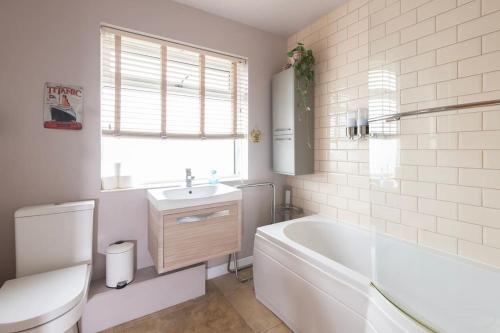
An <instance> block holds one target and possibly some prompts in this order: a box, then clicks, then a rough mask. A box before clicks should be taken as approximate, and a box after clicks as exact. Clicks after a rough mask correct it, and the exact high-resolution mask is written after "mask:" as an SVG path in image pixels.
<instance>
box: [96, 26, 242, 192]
mask: <svg viewBox="0 0 500 333" xmlns="http://www.w3.org/2000/svg"><path fill="white" fill-rule="evenodd" d="M247 76H248V70H247V65H246V61H245V60H244V59H241V58H237V57H232V56H228V55H225V54H221V53H217V52H214V51H208V50H204V49H198V48H195V47H193V46H189V45H183V44H180V43H177V42H171V41H166V40H163V39H159V38H154V37H149V36H143V35H138V34H132V33H130V32H125V31H121V30H117V29H112V28H108V27H102V29H101V127H102V135H103V137H102V147H101V148H102V149H101V150H102V174H103V175H106V174H110V173H112V170H113V167H114V164H115V163H121V164H122V171H123V172H122V174H124V173H126V174H129V175H132V176H133V178H134V180H135V182H137V183H152V182H164V181H175V180H181V179H182V178H183V176H184V169H185V168H187V167H189V168H192V169H193V173H194V174H195V175H196V176H197V178H207V177H208V175H209V172H210V171H211V170H217V173H218V175H219V177H245V176H246V167H245V165H246V140H245V137H246V134H247V113H248V112H247V109H248V107H247V104H248V102H247V101H248V97H247V95H248V84H247Z"/></svg>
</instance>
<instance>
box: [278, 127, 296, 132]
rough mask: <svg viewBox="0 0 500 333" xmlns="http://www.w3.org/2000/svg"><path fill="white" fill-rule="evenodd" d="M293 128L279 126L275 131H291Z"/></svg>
mask: <svg viewBox="0 0 500 333" xmlns="http://www.w3.org/2000/svg"><path fill="white" fill-rule="evenodd" d="M291 130H292V129H291V128H277V129H275V130H274V131H275V132H284V131H291Z"/></svg>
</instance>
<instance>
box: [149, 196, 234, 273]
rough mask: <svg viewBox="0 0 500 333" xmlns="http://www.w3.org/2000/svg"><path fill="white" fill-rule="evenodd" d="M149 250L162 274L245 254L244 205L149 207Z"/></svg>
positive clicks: (232, 202)
mask: <svg viewBox="0 0 500 333" xmlns="http://www.w3.org/2000/svg"><path fill="white" fill-rule="evenodd" d="M148 224H149V225H148V248H149V252H150V254H151V256H152V257H153V261H154V264H155V267H156V271H157V272H158V273H165V272H169V271H172V270H175V269H179V268H182V267H187V266H190V265H193V264H197V263H200V262H204V261H207V260H209V259H212V258H215V257H220V256H223V255H227V254H229V253H232V252H237V251H240V250H241V201H240V200H237V201H229V202H222V203H217V204H210V205H202V206H196V207H189V208H181V209H172V210H167V211H158V210H157V209H156V208H155V207H154V206H153V205H152V204H149V223H148Z"/></svg>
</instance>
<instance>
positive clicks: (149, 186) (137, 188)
mask: <svg viewBox="0 0 500 333" xmlns="http://www.w3.org/2000/svg"><path fill="white" fill-rule="evenodd" d="M247 180H248V179H244V178H239V177H226V178H222V179H220V180H219V182H220V183H222V184H226V185H234V184H235V183H241V182H244V181H247ZM206 184H208V179H199V180H196V181H193V185H194V186H196V185H206ZM183 186H185V182H183V181H180V182H179V181H176V182H164V183H152V184H141V185H135V186H133V187H128V188H114V189H112V190H103V189H101V193H113V192H125V191H140V190H150V189H155V188H173V187H183Z"/></svg>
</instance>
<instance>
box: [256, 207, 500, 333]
mask: <svg viewBox="0 0 500 333" xmlns="http://www.w3.org/2000/svg"><path fill="white" fill-rule="evenodd" d="M374 262H376V264H373V263H374ZM254 281H255V292H256V295H257V298H258V299H259V300H260V301H261V302H262V303H264V304H265V305H266V306H267V307H268V308H270V309H271V310H272V311H273V312H274V313H275V314H276V315H277V316H278V317H280V318H281V319H282V320H283V321H284V322H286V323H287V325H288V326H289V327H290V328H292V329H293V330H294V331H295V332H297V333H316V332H318V333H330V332H340V333H358V332H378V333H391V332H429V331H431V332H432V330H434V331H436V332H453V333H455V332H456V333H461V332H464V333H465V332H466V333H483V332H484V333H489V332H500V273H499V270H496V269H493V268H489V267H487V266H484V265H480V264H476V263H473V262H471V261H468V260H465V259H461V258H459V257H456V256H452V255H446V254H443V253H441V252H437V251H433V250H430V249H425V248H422V247H418V246H416V245H414V244H410V243H407V242H404V241H399V240H396V239H393V238H390V237H386V236H382V235H375V234H372V233H370V232H369V231H367V230H363V229H360V228H357V227H354V226H350V225H346V224H342V223H337V222H336V221H334V220H332V219H329V218H325V217H322V216H319V215H315V216H309V217H305V218H302V219H297V220H292V221H288V222H283V223H277V224H274V225H269V226H265V227H261V228H259V229H258V230H257V233H256V235H255V246H254ZM372 281H373V282H374V283H375V285H376V286H377V288H379V289H381V290H382V291H383V292H384V294H385V295H386V296H388V297H389V298H390V299H391V300H392V301H393V302H395V303H396V304H398V306H399V307H401V308H402V309H404V310H405V312H407V313H410V314H411V316H412V317H413V318H415V319H417V320H418V321H417V320H414V319H412V318H411V317H410V316H408V315H407V314H405V313H404V312H402V311H400V310H399V309H398V308H397V307H396V306H394V305H393V304H392V303H391V302H390V301H388V300H387V299H386V298H385V297H384V296H383V295H382V294H381V293H380V292H379V291H377V289H375V287H373V285H372V284H371V282H372ZM419 322H420V323H422V324H423V325H425V326H423V325H422V324H419ZM429 328H432V330H431V329H429Z"/></svg>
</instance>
